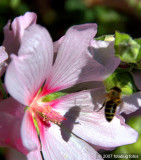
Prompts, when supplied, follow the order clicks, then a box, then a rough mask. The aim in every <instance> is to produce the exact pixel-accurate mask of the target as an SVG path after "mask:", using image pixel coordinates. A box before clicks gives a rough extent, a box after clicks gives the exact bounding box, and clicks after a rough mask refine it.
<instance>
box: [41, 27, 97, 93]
mask: <svg viewBox="0 0 141 160" xmlns="http://www.w3.org/2000/svg"><path fill="white" fill-rule="evenodd" d="M96 31H97V26H96V24H84V25H78V26H73V27H71V28H70V29H69V30H68V31H67V33H66V35H65V36H64V37H63V40H61V45H60V48H59V51H58V54H57V58H56V60H55V64H54V66H53V70H52V72H51V75H50V79H49V80H48V81H46V84H45V87H44V88H45V91H44V93H46V91H47V90H53V91H56V90H61V89H65V88H68V87H70V86H72V85H74V84H76V83H80V82H84V81H90V80H95V76H96V75H94V74H93V68H91V66H90V64H92V63H93V58H92V57H91V55H90V54H89V53H88V46H89V45H90V42H91V40H92V39H93V37H94V36H95V34H96Z"/></svg>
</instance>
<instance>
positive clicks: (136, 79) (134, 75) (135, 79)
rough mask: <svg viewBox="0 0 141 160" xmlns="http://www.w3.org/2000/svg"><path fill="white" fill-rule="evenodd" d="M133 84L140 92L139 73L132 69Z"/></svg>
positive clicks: (140, 72) (140, 79) (140, 80)
mask: <svg viewBox="0 0 141 160" xmlns="http://www.w3.org/2000/svg"><path fill="white" fill-rule="evenodd" d="M131 73H132V75H133V78H134V81H135V84H136V86H137V88H138V89H139V90H141V71H140V70H137V69H134V70H133V71H132V72H131Z"/></svg>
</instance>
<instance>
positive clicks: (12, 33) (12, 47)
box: [3, 12, 37, 54]
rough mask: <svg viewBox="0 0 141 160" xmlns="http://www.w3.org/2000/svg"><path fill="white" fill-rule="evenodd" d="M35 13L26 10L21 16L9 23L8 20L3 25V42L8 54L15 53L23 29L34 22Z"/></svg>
mask: <svg viewBox="0 0 141 160" xmlns="http://www.w3.org/2000/svg"><path fill="white" fill-rule="evenodd" d="M36 19H37V15H36V14H35V13H33V12H26V13H25V14H24V15H23V16H20V17H17V18H15V19H14V21H13V22H12V23H11V22H10V21H9V22H8V23H7V25H6V26H5V27H4V42H3V45H4V46H5V48H6V51H7V52H8V54H10V53H15V54H16V53H17V52H18V49H19V46H20V43H21V39H22V36H23V34H24V30H25V29H26V28H27V27H28V26H30V25H31V24H35V23H36ZM10 27H11V29H10Z"/></svg>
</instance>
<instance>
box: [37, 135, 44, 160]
mask: <svg viewBox="0 0 141 160" xmlns="http://www.w3.org/2000/svg"><path fill="white" fill-rule="evenodd" d="M38 139H39V142H40V145H41V150H40V154H41V157H42V160H45V158H44V155H43V152H42V143H41V139H40V135H38Z"/></svg>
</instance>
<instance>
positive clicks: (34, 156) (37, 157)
mask: <svg viewBox="0 0 141 160" xmlns="http://www.w3.org/2000/svg"><path fill="white" fill-rule="evenodd" d="M27 159H28V160H43V159H42V157H41V153H40V150H35V151H32V152H29V153H28V154H27Z"/></svg>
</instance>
